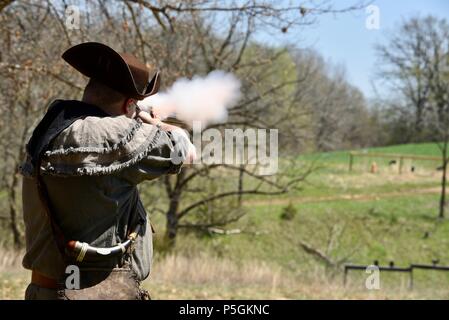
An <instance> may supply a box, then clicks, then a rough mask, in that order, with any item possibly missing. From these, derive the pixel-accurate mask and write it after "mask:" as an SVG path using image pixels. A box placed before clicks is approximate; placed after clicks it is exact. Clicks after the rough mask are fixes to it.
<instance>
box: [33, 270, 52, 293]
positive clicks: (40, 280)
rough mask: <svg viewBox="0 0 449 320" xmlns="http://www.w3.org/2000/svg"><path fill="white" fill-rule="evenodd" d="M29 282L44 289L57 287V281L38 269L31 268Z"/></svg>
mask: <svg viewBox="0 0 449 320" xmlns="http://www.w3.org/2000/svg"><path fill="white" fill-rule="evenodd" d="M31 283H32V284H35V285H37V286H39V287H41V288H46V289H59V284H58V281H56V280H55V279H52V278H49V277H47V276H44V275H43V274H42V273H40V272H39V271H36V270H33V271H32V273H31Z"/></svg>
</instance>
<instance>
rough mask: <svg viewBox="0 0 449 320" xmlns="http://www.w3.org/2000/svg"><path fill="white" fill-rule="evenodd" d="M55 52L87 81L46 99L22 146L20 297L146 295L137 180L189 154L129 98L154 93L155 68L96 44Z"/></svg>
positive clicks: (147, 246) (171, 167)
mask: <svg viewBox="0 0 449 320" xmlns="http://www.w3.org/2000/svg"><path fill="white" fill-rule="evenodd" d="M62 57H63V59H64V60H65V61H66V62H67V63H69V64H70V65H71V66H72V67H74V68H75V69H76V70H78V71H79V72H81V73H82V74H84V75H85V76H87V77H89V78H90V80H89V82H88V84H87V86H86V88H85V90H84V95H83V98H82V100H81V101H77V100H56V101H54V102H53V103H52V104H51V105H50V107H49V109H48V111H47V113H46V114H45V116H44V118H43V119H42V120H41V122H40V123H39V124H38V126H37V127H36V128H35V130H34V132H33V134H32V137H31V139H30V141H29V143H28V144H27V159H26V161H25V162H24V163H23V165H22V168H21V170H22V175H23V216H24V221H25V227H26V230H25V231H26V254H25V257H24V258H23V266H24V267H25V268H26V269H29V270H32V279H31V284H30V285H29V286H28V288H27V290H26V293H25V298H26V299H145V298H147V297H148V296H147V292H145V291H144V290H142V289H140V288H139V284H140V281H142V280H144V279H145V278H147V277H148V275H149V273H150V267H151V260H152V231H153V230H152V226H151V224H150V223H149V221H148V220H147V214H146V212H145V209H144V207H143V205H142V202H141V201H140V199H139V193H138V190H137V185H138V184H139V183H141V182H142V181H144V180H151V179H155V178H157V177H160V176H162V175H165V174H176V173H178V172H179V170H180V167H181V165H182V164H183V162H185V161H186V160H187V161H188V160H189V159H191V158H193V157H194V152H191V151H190V150H192V149H191V144H190V141H189V140H188V137H187V135H186V134H185V133H184V132H183V131H182V130H181V129H179V128H177V127H175V126H172V125H168V124H165V123H163V122H161V121H160V120H159V119H158V118H157V116H155V115H153V114H150V113H147V112H144V111H141V110H139V108H138V107H137V106H136V101H137V100H141V99H143V98H145V97H147V96H150V95H152V94H155V93H156V92H157V91H158V88H159V83H160V75H159V73H158V72H153V73H151V72H150V70H149V69H148V68H147V67H146V65H144V64H143V63H141V62H140V61H138V60H137V59H136V58H135V57H134V56H132V55H130V54H119V53H117V52H116V51H114V50H113V49H111V48H110V47H108V46H106V45H103V44H100V43H93V42H90V43H83V44H80V45H77V46H74V47H72V48H70V49H68V50H67V51H66V52H65V53H64V54H63V56H62ZM68 266H69V268H68V269H67V267H68ZM70 266H76V267H78V268H79V270H80V272H79V279H76V276H77V274H76V272H74V273H73V274H72V273H71V272H68V273H66V271H67V270H69V271H70V270H74V269H70ZM69 276H72V278H70V279H69V278H68V277H69ZM74 277H75V278H74ZM69 280H70V281H69ZM67 283H69V284H70V285H71V286H70V287H67Z"/></svg>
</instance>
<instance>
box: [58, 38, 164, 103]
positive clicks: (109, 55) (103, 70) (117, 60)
mask: <svg viewBox="0 0 449 320" xmlns="http://www.w3.org/2000/svg"><path fill="white" fill-rule="evenodd" d="M62 58H63V59H64V60H65V61H67V63H69V64H70V65H71V66H72V67H74V68H75V69H76V70H78V71H79V72H81V73H82V74H84V75H85V76H87V77H89V78H94V79H96V80H98V81H100V82H101V83H103V84H105V85H107V86H108V87H110V88H112V89H114V90H117V91H118V92H121V93H123V94H124V95H126V96H127V97H130V98H133V99H137V100H142V99H143V98H145V97H148V96H151V95H152V94H155V93H156V92H157V91H158V90H159V85H160V75H159V72H158V71H153V72H152V73H153V77H152V79H151V81H148V80H149V78H150V70H148V68H147V67H146V66H145V64H143V63H142V62H140V61H139V60H138V59H137V58H136V57H134V56H133V55H131V54H128V53H121V54H120V53H118V52H116V51H115V50H113V49H112V48H110V47H108V46H107V45H104V44H102V43H98V42H85V43H81V44H78V45H76V46H73V47H71V48H70V49H68V50H67V51H65V52H64V53H63V54H62Z"/></svg>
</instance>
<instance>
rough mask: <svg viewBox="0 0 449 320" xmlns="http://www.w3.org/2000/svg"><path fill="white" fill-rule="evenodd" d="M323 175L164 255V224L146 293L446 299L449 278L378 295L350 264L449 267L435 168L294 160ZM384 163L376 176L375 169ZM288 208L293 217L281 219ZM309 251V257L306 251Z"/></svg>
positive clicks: (14, 285)
mask: <svg viewBox="0 0 449 320" xmlns="http://www.w3.org/2000/svg"><path fill="white" fill-rule="evenodd" d="M367 151H368V152H382V153H392V154H398V153H400V154H411V155H431V156H438V152H439V151H438V149H437V147H436V146H435V145H432V144H413V145H401V146H393V147H386V148H373V149H369V150H367ZM297 161H298V162H299V163H300V164H303V165H304V166H308V165H310V164H311V163H313V164H314V166H315V167H316V168H317V169H316V170H314V171H313V172H312V173H311V174H310V175H309V176H308V178H307V180H306V182H305V183H303V185H302V190H300V191H296V192H294V193H291V194H288V195H286V196H284V197H276V198H266V197H265V198H261V197H250V198H246V199H245V201H244V208H245V210H246V215H245V216H244V217H243V218H242V219H241V220H239V221H238V222H236V223H234V224H233V225H230V226H227V227H226V228H225V229H226V230H232V231H233V232H234V233H233V234H229V235H220V234H215V233H211V234H204V233H193V232H188V233H187V232H182V233H181V234H180V236H179V239H178V242H177V246H176V248H175V250H174V251H172V252H169V253H167V252H164V251H162V250H163V247H164V246H163V240H162V235H163V230H164V222H165V221H164V217H162V216H161V215H160V214H159V215H155V216H154V217H152V219H153V221H154V222H155V224H156V230H157V234H156V238H155V251H156V259H155V262H154V270H153V272H152V276H151V278H150V279H149V280H147V281H146V282H145V286H146V287H148V288H149V289H150V290H151V292H153V297H154V298H156V299H165V298H166V299H172V298H188V299H189V298H248V299H249V298H272V299H278V298H293V299H295V298H312V299H314V298H319V299H321V298H448V297H449V289H447V288H448V287H449V286H448V285H449V274H446V273H444V272H441V273H438V272H418V273H417V274H416V275H415V279H414V284H415V287H414V289H413V290H409V289H408V277H407V275H401V274H395V273H389V274H384V273H382V274H381V290H378V291H376V290H374V291H369V290H366V289H365V288H364V286H363V284H364V281H365V277H366V274H365V273H364V272H354V273H350V274H349V276H348V280H349V281H348V285H347V286H346V287H344V286H343V284H342V282H343V269H342V267H343V265H344V263H356V264H371V263H372V262H373V261H374V260H378V261H379V263H380V264H381V265H388V264H389V263H390V261H394V264H395V265H397V266H408V265H409V264H410V263H423V264H430V263H431V262H432V260H435V259H438V260H439V263H440V264H441V265H449V251H448V250H447V246H448V241H449V221H448V220H446V219H445V220H438V219H437V215H438V196H439V194H438V192H439V188H438V185H439V179H440V175H441V172H440V171H437V170H436V169H435V168H436V167H437V166H438V164H435V163H432V164H422V165H421V164H419V163H418V164H417V163H415V162H413V163H408V164H407V166H409V167H410V166H419V167H418V168H417V169H416V170H415V171H413V172H412V171H410V170H406V171H404V172H403V173H402V174H398V172H397V170H396V169H395V168H392V167H391V166H389V165H388V163H386V164H384V163H382V162H381V161H379V160H376V159H374V158H373V159H371V158H368V159H364V160H361V161H360V163H358V164H357V160H356V162H355V163H356V165H355V166H354V169H353V171H352V172H349V170H348V166H347V163H348V152H335V153H324V154H316V155H307V156H304V157H300V158H299V159H298V160H297ZM373 161H376V162H378V171H377V172H376V173H370V172H369V171H370V170H369V169H370V165H371V163H372V162H373ZM288 205H290V212H292V215H293V217H292V218H291V219H290V220H286V219H282V218H281V214H282V212H284V211H285V210H286V207H287V206H288ZM305 246H306V247H308V248H309V249H311V250H305ZM8 255H9V256H10V258H9V260H7V259H6V258H4V261H3V266H1V268H2V271H1V273H0V274H1V276H0V288H2V290H1V291H0V292H2V293H1V295H2V297H1V296H0V298H21V294H22V293H21V290H23V286H24V285H25V283H26V281H27V277H28V275H27V274H26V273H25V272H22V271H20V272H18V271H15V270H14V269H13V268H12V267H11V266H10V265H11V264H13V265H17V264H18V262H17V261H13V260H14V257H15V256H17V253H14V252H9V253H8Z"/></svg>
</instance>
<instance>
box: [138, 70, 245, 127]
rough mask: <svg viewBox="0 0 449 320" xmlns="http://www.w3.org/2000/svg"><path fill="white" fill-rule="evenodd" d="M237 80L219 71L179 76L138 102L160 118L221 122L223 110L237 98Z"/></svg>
mask: <svg viewBox="0 0 449 320" xmlns="http://www.w3.org/2000/svg"><path fill="white" fill-rule="evenodd" d="M240 86H241V83H240V80H239V79H237V78H236V77H235V76H234V75H233V74H232V73H227V72H224V71H221V70H215V71H212V72H210V73H209V74H208V75H207V76H205V77H200V76H194V77H193V79H191V80H189V79H186V78H181V79H178V80H176V81H175V83H174V84H173V86H171V87H170V88H169V89H167V90H166V91H164V92H159V93H157V94H155V95H152V96H150V97H147V98H145V99H143V100H141V101H139V102H138V105H139V107H141V108H142V109H143V110H148V109H149V108H152V109H153V111H154V112H155V113H156V114H157V115H159V117H160V118H161V119H165V118H167V117H169V116H174V117H176V118H177V119H179V120H182V121H184V122H186V123H190V124H191V123H192V122H193V121H200V122H201V123H202V125H207V124H209V123H219V122H224V121H226V119H227V115H228V112H227V109H228V108H230V107H233V106H234V105H235V104H236V103H237V102H238V100H239V98H240V96H241V93H240Z"/></svg>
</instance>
